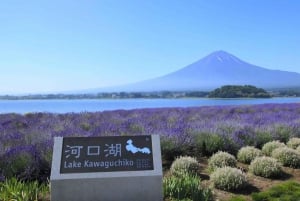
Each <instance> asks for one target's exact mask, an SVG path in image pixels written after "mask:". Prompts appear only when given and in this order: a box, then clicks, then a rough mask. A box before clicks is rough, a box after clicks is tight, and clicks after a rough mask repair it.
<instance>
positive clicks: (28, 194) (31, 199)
mask: <svg viewBox="0 0 300 201" xmlns="http://www.w3.org/2000/svg"><path fill="white" fill-rule="evenodd" d="M48 195H49V185H48V184H39V183H38V182H37V181H33V182H23V181H18V180H17V179H15V178H11V179H8V180H6V181H4V182H2V183H0V200H5V201H39V200H47V196H48Z"/></svg>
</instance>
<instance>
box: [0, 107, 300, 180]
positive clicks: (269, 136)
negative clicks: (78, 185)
mask: <svg viewBox="0 0 300 201" xmlns="http://www.w3.org/2000/svg"><path fill="white" fill-rule="evenodd" d="M150 134H158V135H160V136H161V144H162V154H163V158H164V159H166V160H168V159H170V160H171V159H172V158H174V157H175V156H176V155H183V154H189V155H194V156H203V155H206V156H207V155H211V154H212V153H214V152H216V151H217V150H219V149H221V150H224V151H228V152H231V153H233V154H235V153H236V151H237V150H238V149H239V148H240V147H242V146H244V145H254V146H256V147H259V148H260V147H261V146H262V145H263V144H264V143H265V142H268V141H271V140H273V139H278V140H281V141H283V142H286V141H287V140H288V139H289V138H290V137H293V136H297V137H300V104H296V103H293V104H262V105H251V106H250V105H249V106H214V107H197V108H196V107H195V108H160V109H137V110H116V111H110V112H95V113H88V112H87V113H67V114H54V113H28V114H25V115H21V114H1V115H0V179H2V180H3V179H5V178H9V177H13V176H16V177H17V178H19V179H24V180H34V179H38V180H46V179H47V177H49V175H50V166H51V157H52V147H53V138H54V137H56V136H109V135H150Z"/></svg>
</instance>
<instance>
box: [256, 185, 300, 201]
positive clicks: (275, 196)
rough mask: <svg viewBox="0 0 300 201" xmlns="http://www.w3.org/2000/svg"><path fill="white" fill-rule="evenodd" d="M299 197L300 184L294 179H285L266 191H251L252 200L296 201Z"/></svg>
mask: <svg viewBox="0 0 300 201" xmlns="http://www.w3.org/2000/svg"><path fill="white" fill-rule="evenodd" d="M299 197H300V184H299V183H297V182H295V181H287V182H284V183H281V184H278V185H276V186H273V187H272V188H270V189H269V190H267V191H263V192H259V193H253V194H252V199H253V201H265V200H282V201H297V200H299Z"/></svg>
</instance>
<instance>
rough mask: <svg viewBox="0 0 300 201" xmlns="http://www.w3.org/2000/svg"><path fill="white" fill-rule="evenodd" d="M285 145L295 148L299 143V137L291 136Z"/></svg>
mask: <svg viewBox="0 0 300 201" xmlns="http://www.w3.org/2000/svg"><path fill="white" fill-rule="evenodd" d="M286 145H287V146H288V147H289V148H292V149H296V148H297V147H298V146H299V145H300V138H298V137H293V138H291V139H290V140H289V141H288V142H287V143H286Z"/></svg>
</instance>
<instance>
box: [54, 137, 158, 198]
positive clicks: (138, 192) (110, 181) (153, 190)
mask: <svg viewBox="0 0 300 201" xmlns="http://www.w3.org/2000/svg"><path fill="white" fill-rule="evenodd" d="M62 144H63V138H61V137H57V138H55V139H54V148H53V159H52V169H51V177H50V185H51V201H118V200H122V201H141V200H143V201H162V200H163V189H162V162H161V150H160V139H159V136H158V135H152V149H153V165H154V170H145V171H120V172H93V173H67V174H61V173H60V167H61V155H62V153H61V152H62V146H63V145H62Z"/></svg>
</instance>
